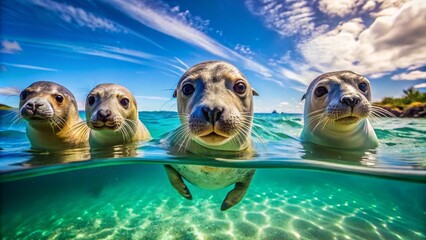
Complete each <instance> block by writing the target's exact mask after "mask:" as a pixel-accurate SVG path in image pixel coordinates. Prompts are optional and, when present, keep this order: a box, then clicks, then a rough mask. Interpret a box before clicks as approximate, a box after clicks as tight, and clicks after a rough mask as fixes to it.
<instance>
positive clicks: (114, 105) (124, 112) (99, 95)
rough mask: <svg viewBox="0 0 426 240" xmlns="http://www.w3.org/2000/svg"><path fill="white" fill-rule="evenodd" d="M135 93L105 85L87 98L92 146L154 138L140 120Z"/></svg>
mask: <svg viewBox="0 0 426 240" xmlns="http://www.w3.org/2000/svg"><path fill="white" fill-rule="evenodd" d="M138 114H139V113H138V107H137V103H136V99H135V97H134V96H133V94H132V93H131V92H130V91H129V90H128V89H127V88H125V87H123V86H121V85H118V84H112V83H104V84H99V85H97V86H96V87H95V88H93V89H92V91H90V93H89V94H88V95H87V98H86V121H87V125H88V126H89V127H90V129H91V130H90V136H89V142H90V146H91V147H93V146H95V147H98V146H112V145H118V144H126V143H131V142H135V141H142V140H148V139H150V138H151V135H150V133H149V131H148V129H147V128H146V127H145V125H144V124H143V123H142V122H141V121H140V120H139V116H138Z"/></svg>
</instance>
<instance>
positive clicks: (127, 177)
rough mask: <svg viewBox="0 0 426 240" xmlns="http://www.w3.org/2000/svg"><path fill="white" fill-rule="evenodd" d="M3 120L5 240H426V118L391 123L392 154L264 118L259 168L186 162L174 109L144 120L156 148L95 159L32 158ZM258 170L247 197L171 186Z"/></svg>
mask: <svg viewBox="0 0 426 240" xmlns="http://www.w3.org/2000/svg"><path fill="white" fill-rule="evenodd" d="M0 114H2V115H1V117H0V148H1V150H0V171H1V173H0V174H1V175H0V191H1V197H0V198H1V199H0V209H1V220H0V228H1V237H2V239H230V238H231V239H425V238H426V225H425V222H426V170H425V168H426V148H425V146H426V124H425V123H426V121H425V120H424V119H396V118H395V119H379V120H377V122H375V123H374V127H375V129H376V132H377V134H378V137H379V139H380V142H381V144H380V147H379V148H377V149H376V150H370V151H363V152H359V151H354V152H349V151H342V150H333V149H327V150H325V149H322V148H318V147H315V146H312V145H302V144H301V143H300V141H299V140H298V135H299V134H300V132H301V130H302V126H303V118H302V116H301V115H273V114H256V115H255V118H256V119H255V123H256V125H257V127H255V130H256V132H257V134H258V135H259V136H261V138H262V141H261V140H259V138H256V137H255V141H256V149H257V151H258V156H257V157H255V158H254V159H251V160H238V161H236V160H235V159H234V160H232V159H223V158H220V159H219V158H218V159H215V158H207V157H200V156H193V157H176V156H172V155H170V154H169V153H168V152H167V150H165V149H163V148H162V147H161V145H160V144H159V141H158V139H161V138H163V137H164V136H165V135H166V134H167V132H169V131H170V130H172V129H174V128H175V127H176V126H178V125H179V120H178V118H177V114H176V113H173V112H142V113H141V114H140V118H141V119H142V121H143V122H144V123H145V124H146V125H147V127H148V128H149V129H150V131H151V133H152V135H153V137H154V140H153V141H151V142H147V143H140V144H139V145H138V146H137V147H136V150H135V149H134V148H132V147H131V146H117V147H115V148H114V149H111V148H110V149H107V150H106V149H97V150H92V151H84V150H76V151H69V152H59V153H48V152H43V151H30V150H29V148H30V145H29V143H28V140H27V138H26V135H25V128H24V124H20V123H16V124H14V125H12V126H10V122H11V118H12V117H11V115H10V114H9V113H7V112H1V113H0ZM165 163H180V164H197V165H210V166H221V167H238V168H256V169H257V170H256V173H255V175H254V178H253V181H252V183H251V185H250V187H249V190H248V192H247V194H246V196H245V198H244V199H243V200H242V201H241V202H240V203H239V204H238V205H236V206H235V207H233V208H231V209H229V210H228V211H225V212H221V211H220V205H221V203H222V201H223V199H224V197H225V196H226V194H227V192H228V191H229V190H230V189H232V187H228V188H225V189H221V190H214V191H212V190H205V189H200V188H197V187H196V186H193V185H190V184H188V187H189V188H190V190H191V193H192V196H193V198H194V199H193V200H192V201H189V200H186V199H184V198H183V197H181V196H180V195H179V194H178V193H177V192H176V191H175V190H174V189H173V188H172V187H171V186H170V184H169V181H168V179H167V176H166V174H165V171H164V169H163V166H162V164H165Z"/></svg>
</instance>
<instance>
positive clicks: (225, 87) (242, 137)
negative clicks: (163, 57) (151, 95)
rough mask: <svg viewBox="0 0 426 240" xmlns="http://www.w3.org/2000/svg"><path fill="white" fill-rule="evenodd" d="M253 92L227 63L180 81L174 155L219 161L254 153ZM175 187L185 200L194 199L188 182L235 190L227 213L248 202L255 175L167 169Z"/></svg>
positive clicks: (200, 68) (196, 70)
mask: <svg viewBox="0 0 426 240" xmlns="http://www.w3.org/2000/svg"><path fill="white" fill-rule="evenodd" d="M253 95H255V96H257V95H258V94H257V92H256V91H255V90H253V89H252V88H251V86H250V84H249V82H248V81H247V79H246V78H245V77H244V75H243V74H242V73H241V72H240V71H239V70H238V69H237V68H236V67H235V66H233V65H231V64H229V63H226V62H222V61H208V62H202V63H199V64H197V65H195V66H193V67H192V68H190V69H189V70H188V71H186V72H185V73H184V74H183V76H182V77H181V78H180V80H179V83H178V85H177V88H176V90H175V92H174V94H173V96H174V97H176V98H177V108H178V113H179V117H180V122H181V126H180V127H179V128H177V129H176V130H174V131H173V132H172V133H171V134H170V137H169V139H170V147H171V149H172V150H173V151H177V152H189V153H192V154H196V155H200V156H207V157H211V156H213V157H217V156H219V155H223V154H229V155H234V156H238V155H239V156H241V155H246V156H248V155H249V154H251V153H253V152H254V151H253V148H252V142H251V138H250V134H251V128H252V122H253ZM165 168H166V172H167V174H168V177H169V180H170V183H171V184H172V186H173V187H174V188H175V189H176V190H177V191H178V192H179V194H181V195H182V196H183V197H185V198H187V199H189V200H191V199H192V195H191V193H190V191H189V189H188V187H187V186H186V185H185V183H184V182H183V180H182V177H183V178H184V179H186V180H187V181H188V182H190V183H192V184H194V185H196V186H198V187H201V188H206V189H220V188H224V187H227V186H229V185H232V184H235V186H234V188H233V189H232V190H231V191H230V192H229V193H228V194H227V196H226V198H225V200H224V201H223V203H222V206H221V210H222V211H224V210H227V209H229V208H231V207H232V206H234V205H236V204H237V203H238V202H240V201H241V200H242V198H243V197H244V195H245V193H246V192H247V189H248V187H249V185H250V182H251V180H252V177H253V174H254V172H255V170H253V169H236V168H219V167H208V166H192V165H166V166H165Z"/></svg>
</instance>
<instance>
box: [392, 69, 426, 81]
mask: <svg viewBox="0 0 426 240" xmlns="http://www.w3.org/2000/svg"><path fill="white" fill-rule="evenodd" d="M391 79H392V80H418V79H426V72H422V71H412V72H408V73H401V74H398V75H394V76H392V78H391Z"/></svg>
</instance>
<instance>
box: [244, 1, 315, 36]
mask: <svg viewBox="0 0 426 240" xmlns="http://www.w3.org/2000/svg"><path fill="white" fill-rule="evenodd" d="M245 3H246V6H247V8H248V9H249V10H250V12H251V13H252V14H254V15H257V16H260V17H261V18H262V20H263V22H264V23H265V25H266V26H267V27H268V28H270V29H272V30H274V31H276V32H277V33H279V34H280V35H282V36H292V35H295V34H302V35H308V34H310V33H312V32H313V31H314V30H315V23H314V19H315V12H314V10H313V8H312V7H311V4H310V1H306V0H301V1H291V0H285V1H281V0H246V2H245Z"/></svg>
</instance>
